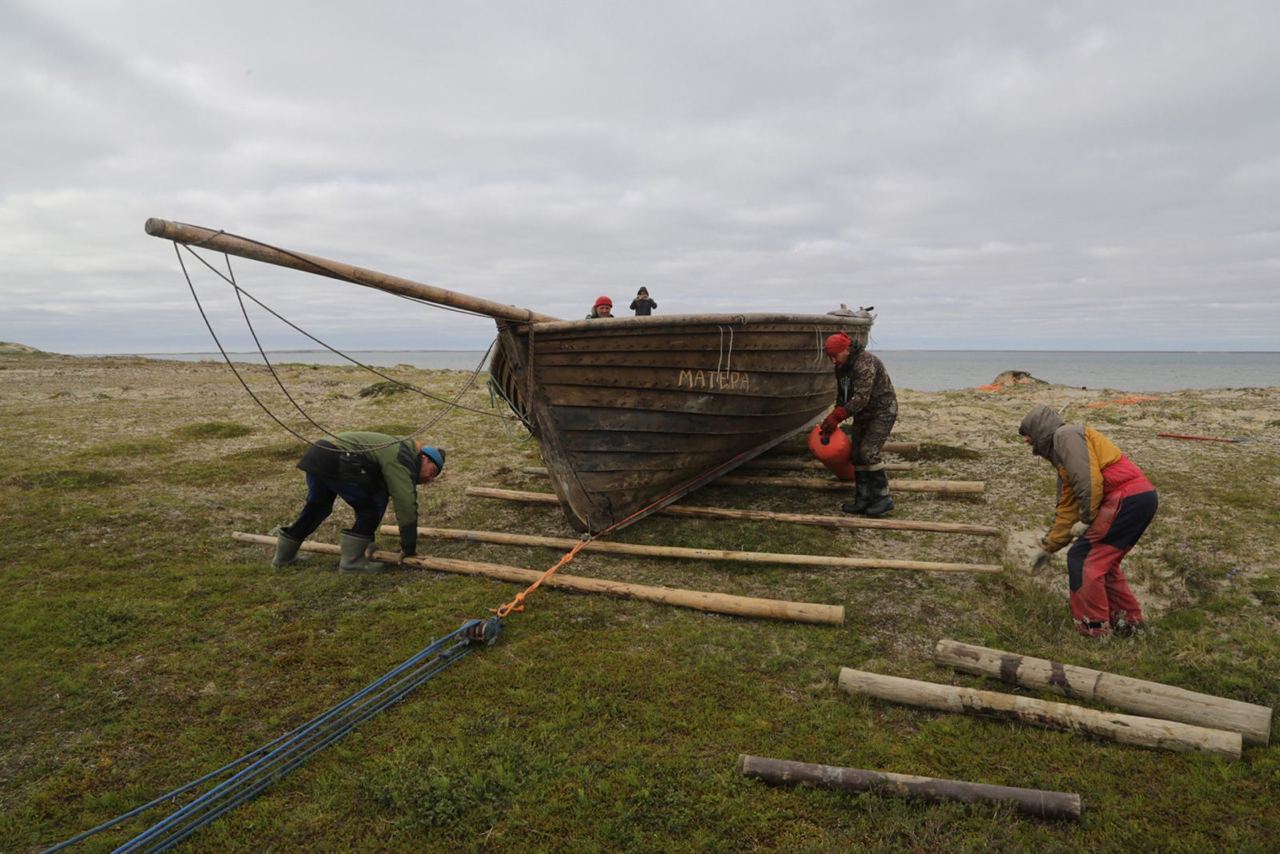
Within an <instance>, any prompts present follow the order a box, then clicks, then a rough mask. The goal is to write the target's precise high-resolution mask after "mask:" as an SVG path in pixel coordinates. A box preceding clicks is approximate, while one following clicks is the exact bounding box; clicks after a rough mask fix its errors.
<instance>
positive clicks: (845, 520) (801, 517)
mask: <svg viewBox="0 0 1280 854" xmlns="http://www.w3.org/2000/svg"><path fill="white" fill-rule="evenodd" d="M466 494H467V495H470V496H473V497H476V498H494V499H497V500H499V501H522V502H525V503H527V504H556V503H558V502H557V499H556V497H555V496H554V495H552V494H551V493H549V492H524V491H522V490H518V489H494V488H492V487H487V486H468V487H467V490H466ZM657 515H659V516H682V517H685V518H691V519H749V520H752V521H756V522H793V523H795V524H799V525H817V526H818V527H822V528H876V529H880V530H886V531H928V532H930V533H935V534H974V535H976V536H980V537H998V536H1000V529H999V528H993V527H991V526H989V525H972V524H969V523H968V522H923V521H915V520H911V519H871V518H868V517H866V516H847V515H846V516H822V515H818V514H815V513H778V512H775V511H773V510H740V509H732V508H728V507H690V506H686V505H683V504H669V505H667V506H666V507H663V508H662V509H661V510H658V511H657Z"/></svg>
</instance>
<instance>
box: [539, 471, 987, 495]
mask: <svg viewBox="0 0 1280 854" xmlns="http://www.w3.org/2000/svg"><path fill="white" fill-rule="evenodd" d="M521 471H522V472H524V473H525V474H533V475H542V476H543V477H546V476H547V469H546V467H544V466H525V467H524V468H522V469H521ZM709 485H710V486H783V487H799V488H803V489H828V490H836V491H840V490H844V491H848V490H850V489H853V488H855V486H856V484H855V483H854V482H853V481H850V480H833V479H832V478H829V477H743V476H740V475H726V476H724V477H718V478H716V479H715V480H713V481H711V483H710V484H709ZM889 486H890V488H891V489H893V490H894V491H895V492H936V493H938V494H939V495H980V494H981V493H982V492H983V490H985V489H986V484H985V483H983V482H982V481H980V480H891V481H889Z"/></svg>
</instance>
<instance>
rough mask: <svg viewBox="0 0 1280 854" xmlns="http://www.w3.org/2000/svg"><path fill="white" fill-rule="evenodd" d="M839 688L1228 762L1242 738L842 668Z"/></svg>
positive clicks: (1236, 753)
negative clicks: (1213, 756) (1212, 756)
mask: <svg viewBox="0 0 1280 854" xmlns="http://www.w3.org/2000/svg"><path fill="white" fill-rule="evenodd" d="M840 687H841V688H843V689H844V690H845V691H848V692H849V693H850V694H866V695H868V696H871V697H878V698H879V699H881V700H890V701H892V702H895V703H904V704H906V705H909V706H922V707H924V708H927V709H937V710H938V711H942V712H969V713H972V714H978V715H987V716H990V717H997V718H1004V719H1008V720H1019V721H1023V722H1024V723H1029V724H1033V725H1034V726H1042V727H1048V728H1049V729H1063V730H1069V731H1071V732H1085V733H1089V734H1090V735H1096V736H1100V737H1102V738H1109V739H1112V740H1114V741H1118V742H1121V743H1122V744H1136V745H1139V746H1141V747H1161V748H1164V749H1166V750H1179V751H1202V752H1205V753H1214V754H1217V755H1218V756H1225V757H1227V758H1228V759H1239V758H1240V743H1241V739H1240V733H1238V732H1227V731H1225V730H1220V729H1208V728H1206V727H1200V726H1192V725H1191V724H1184V723H1178V722H1177V721H1166V720H1158V719H1156V718H1142V717H1138V716H1137V715H1122V714H1116V713H1111V712H1099V711H1096V710H1094V709H1086V708H1084V707H1082V706H1072V705H1069V704H1067V703H1051V702H1046V701H1045V700H1035V699H1032V698H1030V697H1018V696H1014V695H1012V694H1000V693H997V692H995V691H978V690H976V689H973V688H960V687H957V686H955V685H939V684H937V683H935V682H921V681H920V680H918V679H903V678H901V677H898V676H884V675H882V674H879V673H867V672H866V671H863V670H852V669H850V668H848V667H842V668H841V669H840Z"/></svg>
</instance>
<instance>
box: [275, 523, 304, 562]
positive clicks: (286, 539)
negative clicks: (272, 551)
mask: <svg viewBox="0 0 1280 854" xmlns="http://www.w3.org/2000/svg"><path fill="white" fill-rule="evenodd" d="M270 533H271V534H272V535H273V536H274V537H275V538H276V556H275V557H273V558H272V559H271V565H272V566H274V567H277V568H279V567H282V566H291V565H293V564H295V563H301V562H302V561H304V560H306V559H307V556H306V555H300V554H298V548H299V547H300V546H301V545H302V540H295V539H294V538H293V537H291V536H289V535H288V534H286V533H285V532H284V530H283V529H282V528H281V527H280V526H279V525H277V526H275V527H274V528H272V529H271V531H270Z"/></svg>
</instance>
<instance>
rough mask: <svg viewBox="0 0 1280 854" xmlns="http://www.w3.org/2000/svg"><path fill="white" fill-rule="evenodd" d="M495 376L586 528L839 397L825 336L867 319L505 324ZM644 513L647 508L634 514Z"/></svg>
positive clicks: (730, 458)
mask: <svg viewBox="0 0 1280 854" xmlns="http://www.w3.org/2000/svg"><path fill="white" fill-rule="evenodd" d="M499 326H500V327H502V334H501V335H500V342H499V347H498V350H497V352H496V354H495V357H494V361H493V366H492V367H491V374H492V375H493V377H494V378H495V381H496V382H497V383H498V385H499V386H500V388H501V389H502V390H503V393H504V394H505V395H506V396H507V398H508V399H509V400H510V401H511V402H512V404H513V407H514V408H515V409H516V410H517V412H518V413H519V414H521V417H522V418H524V420H525V423H526V424H527V425H528V426H529V427H530V429H531V430H532V431H533V433H534V435H535V436H536V437H537V439H538V441H539V444H540V446H541V448H542V452H543V459H544V461H545V462H546V464H547V468H548V470H549V473H550V474H551V479H552V483H553V484H554V487H555V492H556V496H557V497H558V498H559V500H560V504H561V508H562V510H563V511H564V513H565V515H566V517H567V518H568V519H569V521H570V523H571V524H572V525H573V526H574V527H575V528H576V529H577V530H579V531H600V530H603V529H605V528H608V527H611V526H613V525H617V524H619V523H623V522H627V523H629V522H630V521H635V519H633V518H631V517H632V516H635V518H642V517H643V515H647V513H649V512H652V511H654V510H657V509H659V508H661V507H664V506H666V505H667V504H669V503H671V502H673V501H676V500H678V499H679V498H681V497H683V496H685V495H687V494H688V493H689V492H692V491H693V490H695V489H697V488H698V487H700V486H703V485H704V484H706V483H708V482H710V481H711V480H714V479H715V478H717V477H719V476H721V475H722V474H724V473H725V472H727V471H730V470H732V469H733V468H736V467H737V466H739V465H741V464H742V463H744V462H747V461H749V460H751V459H753V458H755V457H756V456H758V455H759V454H760V453H763V452H764V451H766V450H768V449H769V448H771V447H772V446H774V445H776V444H777V443H778V442H781V441H782V440H784V439H786V438H787V437H788V436H790V435H791V434H793V433H795V432H796V431H797V430H800V429H802V428H804V427H805V426H807V425H808V424H811V423H812V422H813V421H814V420H815V419H816V418H817V417H818V416H819V415H821V414H822V413H823V412H825V411H826V410H827V409H828V408H829V407H830V405H831V402H832V399H833V395H834V385H833V381H832V377H831V363H830V360H829V359H828V358H827V357H826V355H825V354H824V353H823V351H822V344H823V342H824V340H825V339H826V337H827V336H828V335H830V334H832V333H834V332H836V331H838V330H840V329H844V330H845V331H846V332H848V333H849V334H850V335H851V336H852V337H855V338H856V339H857V340H859V341H861V342H863V343H865V342H866V340H867V334H868V331H869V329H870V326H871V317H870V316H869V315H867V314H865V313H863V314H860V315H859V314H853V313H850V314H847V315H834V314H827V315H799V314H796V315H784V314H736V315H676V316H668V317H654V316H650V317H638V318H610V319H605V318H601V319H598V320H584V321H567V322H566V321H554V322H537V323H528V324H510V323H500V324H499ZM636 514H639V515H636Z"/></svg>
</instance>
